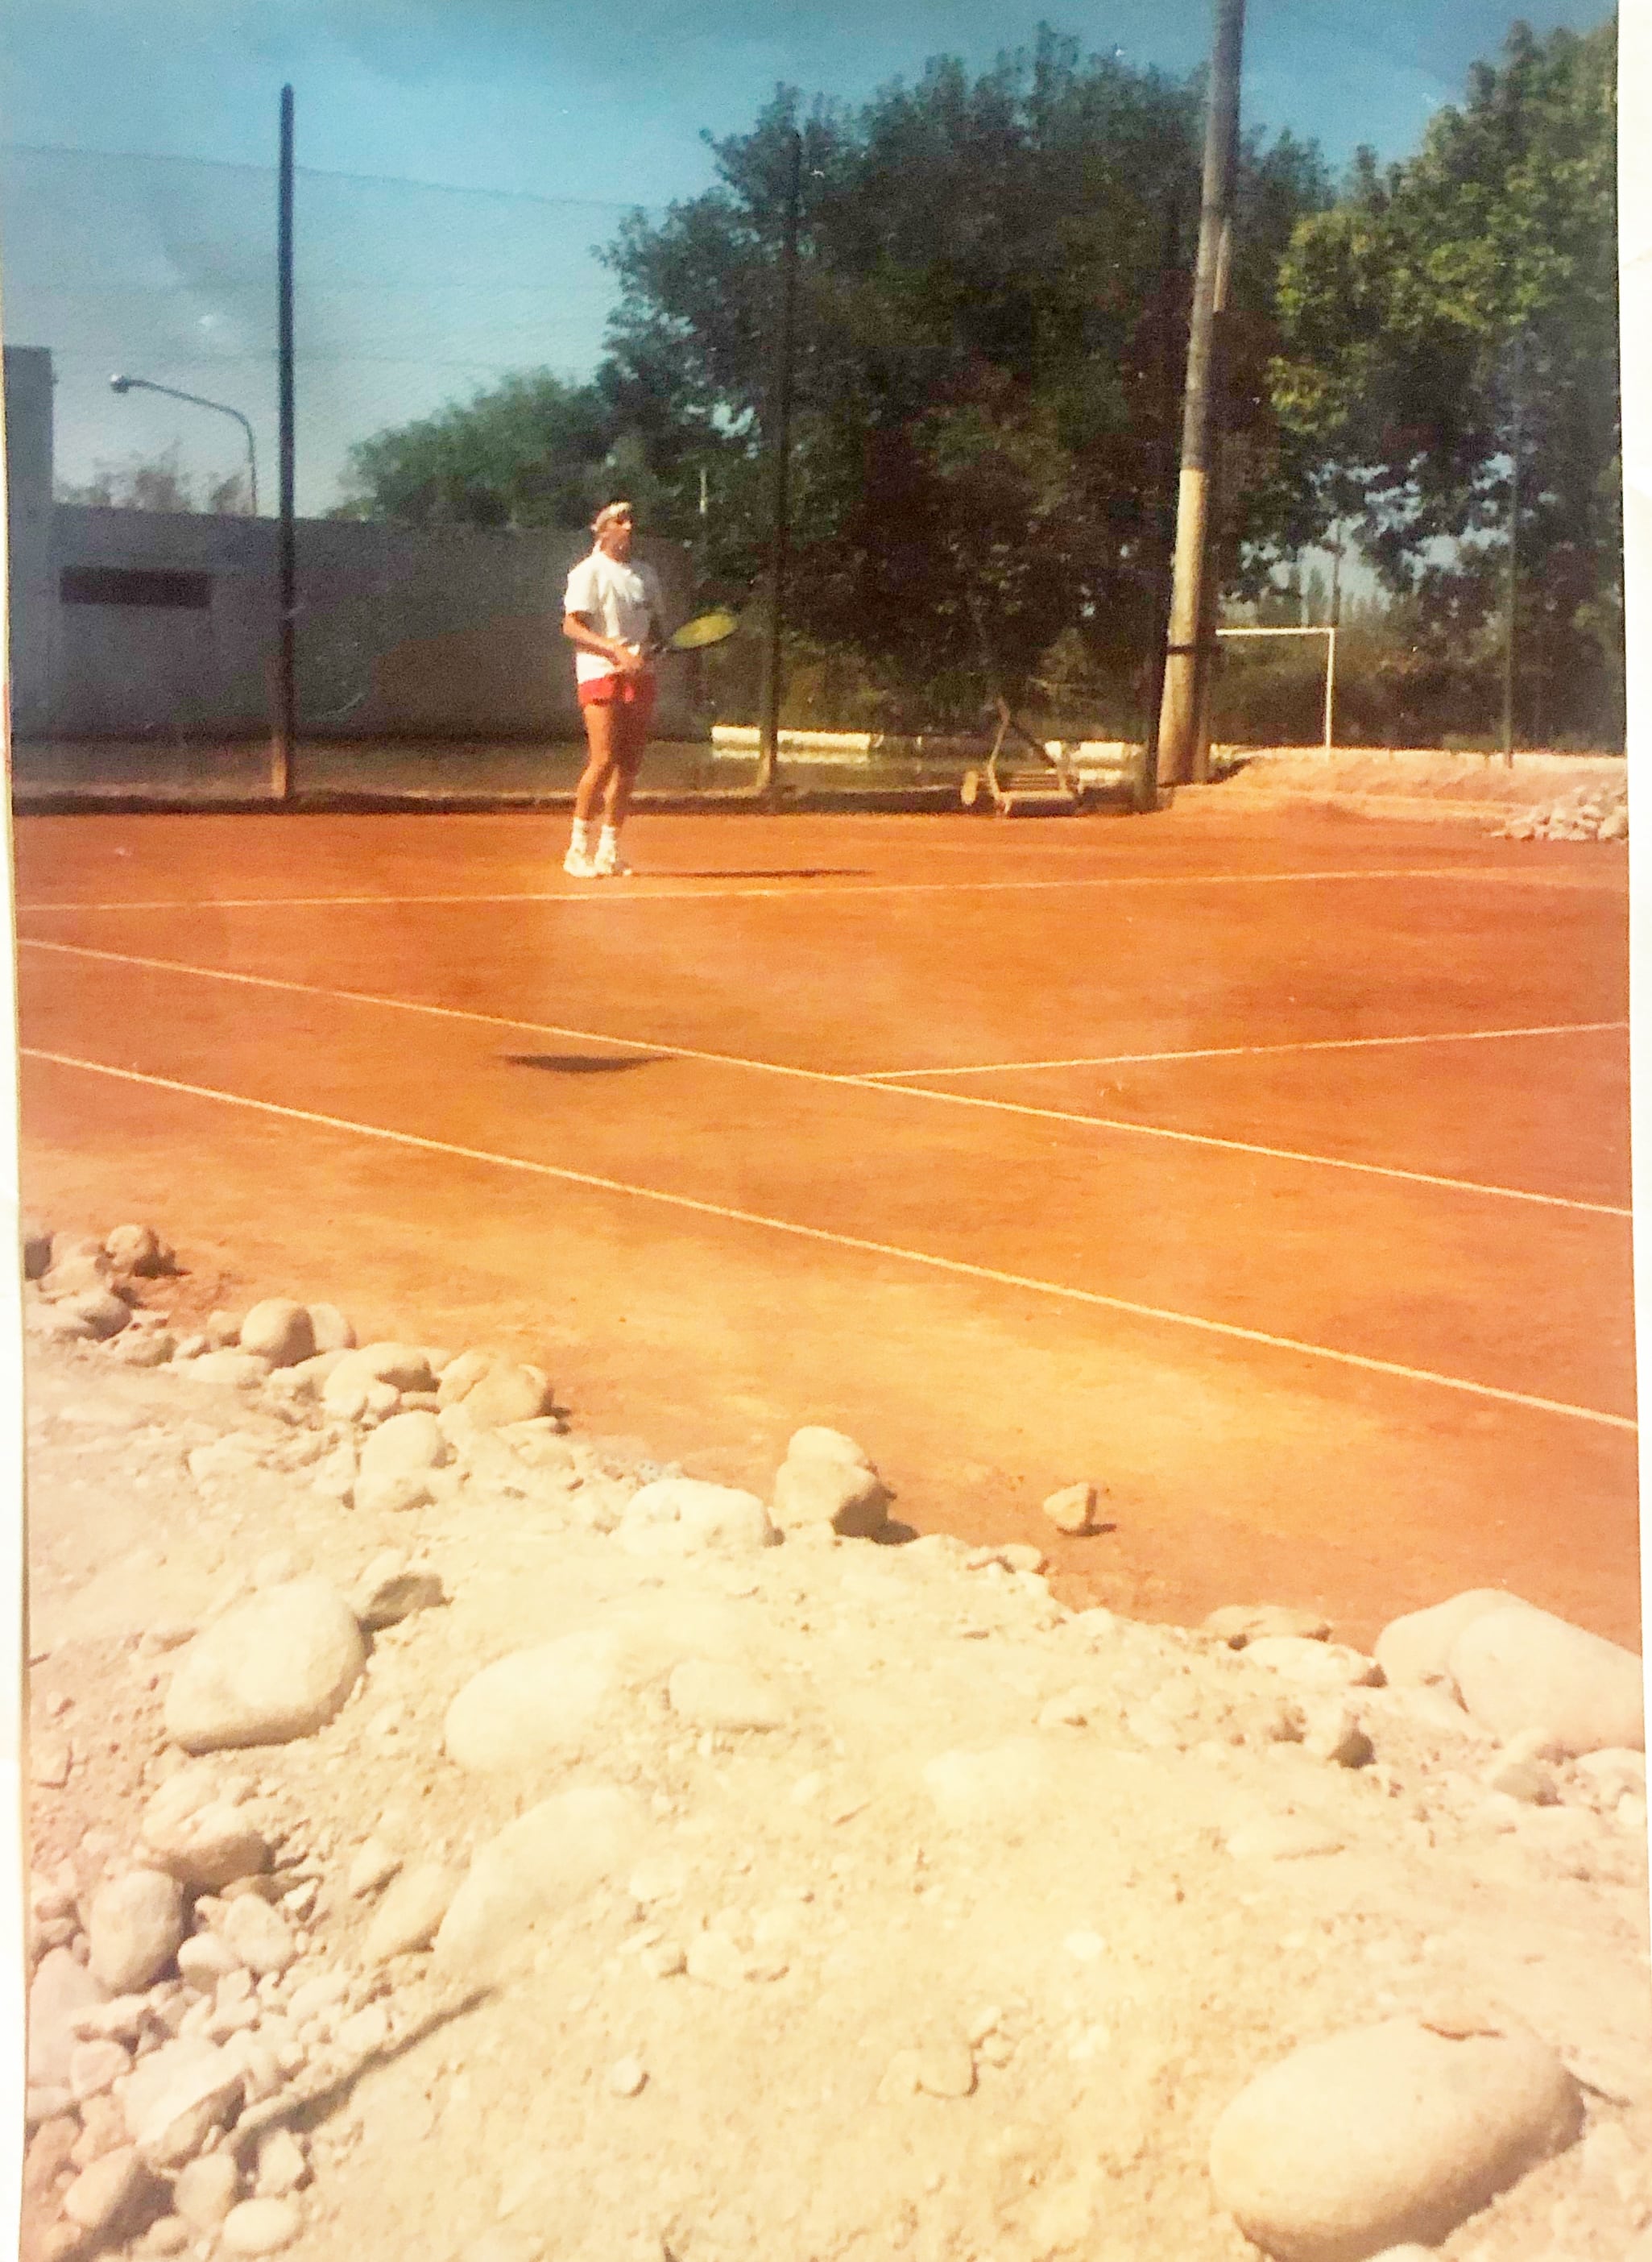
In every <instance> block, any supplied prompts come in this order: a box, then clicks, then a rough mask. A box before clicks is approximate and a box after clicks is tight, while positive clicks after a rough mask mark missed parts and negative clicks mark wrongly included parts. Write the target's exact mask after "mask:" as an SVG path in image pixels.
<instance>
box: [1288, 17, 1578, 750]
mask: <svg viewBox="0 0 1652 2262" xmlns="http://www.w3.org/2000/svg"><path fill="white" fill-rule="evenodd" d="M1615 48H1616V37H1615V25H1613V24H1611V23H1608V24H1605V25H1602V26H1601V27H1600V28H1599V29H1598V30H1597V31H1595V32H1590V33H1588V34H1586V35H1583V36H1580V35H1578V34H1576V33H1573V32H1564V31H1561V32H1554V33H1552V34H1551V35H1550V36H1549V37H1548V39H1547V40H1541V41H1540V40H1536V39H1535V38H1534V37H1533V34H1532V32H1530V31H1529V30H1528V29H1527V28H1526V26H1525V25H1515V27H1514V28H1513V30H1512V32H1511V33H1510V35H1509V38H1508V40H1507V43H1506V46H1505V50H1504V55H1503V60H1502V63H1501V65H1500V67H1498V68H1493V67H1491V66H1490V65H1486V64H1479V65H1476V68H1475V70H1474V72H1473V73H1472V75H1471V77H1470V80H1469V89H1468V95H1467V99H1466V101H1465V102H1464V104H1462V107H1461V108H1453V109H1447V110H1445V111H1443V112H1440V115H1439V116H1438V117H1437V118H1436V119H1434V120H1433V123H1432V124H1431V126H1430V127H1429V129H1428V132H1427V133H1426V137H1425V140H1424V143H1423V147H1422V148H1421V150H1420V151H1419V155H1417V156H1416V157H1415V158H1414V159H1412V160H1411V162H1409V163H1407V164H1404V165H1394V166H1390V167H1389V168H1388V169H1385V170H1384V169H1379V167H1378V166H1377V165H1376V163H1375V160H1374V159H1373V158H1372V156H1371V155H1370V154H1369V153H1368V152H1363V153H1361V156H1360V158H1359V160H1358V162H1356V165H1355V167H1354V173H1353V176H1352V178H1351V180H1350V182H1349V184H1348V187H1347V193H1346V194H1345V195H1344V196H1343V198H1341V199H1340V202H1339V203H1338V204H1337V205H1335V206H1334V208H1333V209H1332V210H1330V211H1328V212H1325V213H1318V214H1315V215H1311V216H1310V217H1309V218H1308V219H1306V220H1304V221H1303V222H1302V223H1301V224H1300V226H1299V227H1298V228H1297V230H1296V237H1295V240H1294V241H1293V242H1292V244H1291V246H1290V249H1289V255H1288V256H1287V257H1286V260H1285V262H1284V264H1283V267H1282V272H1281V277H1280V286H1279V296H1278V309H1279V316H1280V321H1281V326H1282V331H1283V334H1284V349H1283V350H1282V352H1281V353H1280V354H1279V355H1278V356H1277V357H1276V358H1275V363H1274V365H1273V370H1272V380H1271V381H1272V391H1273V396H1274V400H1275V407H1276V408H1277V410H1278V413H1279V416H1280V419H1281V421H1282V425H1283V427H1284V428H1285V429H1286V431H1287V433H1288V434H1289V436H1290V440H1289V445H1290V446H1291V447H1292V448H1294V449H1296V450H1298V451H1300V453H1301V455H1302V458H1303V461H1304V466H1305V468H1306V472H1307V477H1306V479H1305V481H1304V491H1306V492H1311V493H1312V494H1313V496H1314V497H1315V500H1316V503H1317V511H1318V517H1319V520H1320V523H1321V525H1322V526H1323V525H1326V524H1328V523H1329V522H1331V521H1332V519H1334V518H1339V517H1340V518H1343V519H1354V520H1355V521H1356V522H1357V526H1358V538H1359V541H1360V544H1361V547H1362V548H1363V549H1364V550H1365V551H1366V552H1367V554H1368V556H1369V557H1370V558H1371V559H1372V560H1373V562H1374V563H1375V566H1376V567H1377V570H1378V572H1379V573H1381V574H1382V576H1383V580H1384V581H1385V582H1386V583H1387V585H1388V587H1390V589H1392V590H1394V591H1395V592H1396V593H1397V594H1401V595H1403V596H1404V597H1406V598H1407V599H1409V600H1411V601H1412V602H1411V607H1410V615H1411V620H1412V621H1413V623H1414V625H1415V630H1416V633H1417V635H1418V636H1419V638H1421V639H1422V640H1423V641H1424V642H1425V643H1426V642H1429V641H1431V640H1432V642H1433V644H1434V645H1436V646H1438V647H1439V652H1438V653H1437V654H1436V655H1435V656H1436V657H1440V656H1442V655H1444V654H1446V653H1447V652H1457V653H1460V654H1466V655H1467V656H1468V657H1469V659H1470V660H1472V661H1473V663H1474V664H1475V665H1479V664H1480V663H1481V661H1482V660H1483V659H1484V657H1485V654H1486V652H1487V650H1488V648H1489V646H1490V645H1493V644H1495V642H1496V641H1497V639H1498V637H1499V636H1500V634H1501V625H1502V622H1503V619H1504V617H1505V615H1504V598H1503V581H1504V575H1505V567H1506V560H1507V548H1506V544H1507V534H1508V527H1509V522H1510V514H1511V501H1512V472H1513V468H1514V465H1515V464H1516V462H1517V460H1518V465H1519V566H1520V580H1521V593H1522V594H1521V598H1520V605H1521V612H1520V621H1521V629H1522V633H1521V637H1520V648H1521V650H1522V652H1523V653H1524V654H1525V655H1526V669H1525V675H1526V681H1525V682H1524V685H1523V693H1522V696H1523V704H1524V709H1525V714H1526V723H1527V726H1528V728H1531V729H1534V730H1540V731H1541V730H1548V731H1563V730H1567V729H1570V730H1574V731H1591V730H1592V731H1597V732H1598V731H1602V730H1608V731H1609V730H1612V729H1613V728H1614V727H1615V726H1616V718H1617V714H1618V711H1619V701H1620V695H1621V690H1620V688H1621V645H1622V580H1621V551H1622V531H1621V517H1620V501H1619V497H1620V462H1619V450H1620V436H1619V391H1618V331H1617V271H1616V227H1615V211H1614V201H1615V163H1614V160H1615V108H1614V86H1615ZM1316 458H1317V460H1316Z"/></svg>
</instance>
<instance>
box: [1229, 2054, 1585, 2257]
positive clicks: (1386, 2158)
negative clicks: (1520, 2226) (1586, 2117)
mask: <svg viewBox="0 0 1652 2262" xmlns="http://www.w3.org/2000/svg"><path fill="white" fill-rule="evenodd" d="M1582 2123H1583V2100H1582V2096H1581V2093H1579V2091H1578V2088H1577V2084H1576V2082H1574V2081H1573V2079H1572V2078H1571V2076H1570V2075H1569V2073H1568V2072H1567V2071H1566V2069H1565V2067H1564V2066H1563V2065H1562V2064H1561V2062H1560V2060H1559V2058H1558V2057H1555V2053H1554V2052H1553V2051H1552V2050H1551V2049H1548V2047H1547V2045H1546V2044H1544V2043H1543V2042H1539V2041H1538V2040H1537V2038H1536V2037H1535V2036H1534V2035H1529V2034H1526V2033H1521V2032H1515V2033H1509V2034H1496V2033H1472V2034H1458V2033H1452V2034H1449V2035H1448V2034H1442V2033H1437V2032H1435V2031H1434V2030H1433V2028H1429V2027H1426V2026H1424V2025H1421V2024H1419V2022H1418V2021H1415V2020H1412V2019H1391V2020H1389V2021H1386V2022H1385V2023H1384V2024H1383V2025H1381V2026H1377V2027H1367V2028H1359V2029H1356V2030H1354V2031H1353V2032H1351V2033H1347V2034H1342V2035H1336V2036H1334V2037H1333V2038H1332V2040H1331V2041H1329V2042H1312V2043H1310V2044H1309V2045H1308V2046H1307V2047H1306V2048H1305V2049H1299V2050H1296V2051H1294V2052H1293V2053H1292V2054H1291V2056H1290V2057H1288V2058H1285V2059H1283V2060H1282V2062H1281V2063H1280V2064H1277V2065H1275V2066H1271V2067H1270V2068H1269V2069H1268V2071H1267V2072H1266V2073H1263V2074H1261V2075H1259V2076H1258V2077H1257V2078H1256V2079H1255V2080H1254V2081H1253V2082H1252V2083H1251V2084H1250V2086H1249V2087H1248V2088H1246V2089H1244V2090H1242V2091H1241V2092H1240V2093H1239V2096H1238V2097H1236V2098H1235V2099H1234V2100H1233V2101H1232V2104H1231V2105H1230V2106H1229V2107H1228V2108H1227V2110H1226V2111H1225V2113H1224V2114H1223V2115H1222V2117H1221V2119H1220V2120H1219V2121H1218V2122H1217V2126H1216V2129H1215V2131H1214V2133H1213V2135H1212V2136H1211V2139H1210V2180H1211V2183H1212V2185H1213V2186H1214V2187H1215V2192H1216V2197H1217V2201H1218V2202H1219V2203H1220V2205H1221V2206H1223V2207H1225V2208H1226V2209H1227V2210H1228V2212H1229V2213H1230V2214H1231V2215H1232V2216H1233V2217H1234V2219H1235V2221H1236V2222H1238V2224H1239V2228H1240V2230H1242V2231H1243V2232H1244V2233H1245V2235H1246V2237H1247V2238H1250V2239H1253V2240H1254V2242H1255V2244H1257V2245H1259V2246H1260V2247H1261V2248H1262V2249H1263V2251H1265V2252H1266V2253H1268V2254H1271V2255H1274V2256H1275V2257H1277V2258H1279V2262H1366V2258H1368V2257H1369V2256H1372V2255H1375V2254H1377V2253H1379V2252H1380V2251H1382V2250H1383V2248H1384V2247H1391V2246H1396V2245H1398V2244H1402V2242H1404V2241H1406V2240H1415V2241H1417V2242H1419V2243H1420V2244H1424V2245H1427V2246H1433V2245H1435V2244H1438V2243H1439V2242H1440V2240H1441V2239H1443V2238H1445V2237H1447V2235H1448V2234H1449V2233H1450V2232H1451V2231H1452V2230H1454V2229H1455V2228H1456V2226H1457V2225H1458V2224H1459V2223H1460V2222H1462V2221H1463V2220H1464V2219H1465V2218H1466V2217H1467V2216H1468V2215H1472V2214H1473V2213H1474V2212H1475V2211H1476V2208H1482V2207H1483V2206H1484V2205H1485V2204H1486V2202H1487V2201H1488V2200H1490V2199H1491V2198H1493V2197H1494V2196H1495V2195H1496V2194H1498V2192H1500V2191H1504V2190H1505V2189H1506V2188H1507V2187H1508V2186H1509V2185H1511V2184H1512V2183H1515V2182H1517V2181H1518V2180H1519V2178H1520V2177H1521V2176H1523V2175H1524V2174H1525V2173H1526V2171H1527V2170H1528V2169H1529V2168H1532V2167H1534V2166H1535V2165H1537V2164H1538V2162H1539V2161H1541V2160H1545V2159H1548V2158H1549V2157H1550V2156H1551V2155H1552V2154H1553V2153H1555V2152H1558V2151H1560V2150H1563V2149H1564V2147H1565V2146H1566V2145H1568V2144H1569V2143H1571V2142H1572V2140H1573V2139H1574V2137H1575V2136H1577V2132H1578V2130H1579V2129H1580V2128H1581V2126H1582Z"/></svg>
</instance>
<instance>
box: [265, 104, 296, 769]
mask: <svg viewBox="0 0 1652 2262" xmlns="http://www.w3.org/2000/svg"><path fill="white" fill-rule="evenodd" d="M276 267H277V299H278V313H279V362H280V372H279V373H280V391H281V500H280V514H281V515H280V525H279V528H278V529H277V554H278V558H279V581H280V597H279V605H280V615H279V618H280V631H281V635H280V645H279V649H278V651H277V660H276V713H275V736H274V739H273V742H272V745H271V747H270V761H269V789H270V794H271V796H272V797H273V798H274V799H275V800H277V801H285V800H286V799H287V798H288V796H289V795H290V794H291V790H292V741H293V734H294V725H295V700H294V674H295V660H296V651H295V638H294V618H293V615H294V607H295V602H296V599H297V593H298V571H297V551H296V544H295V542H294V528H293V467H294V461H295V450H294V444H293V381H292V89H291V87H290V86H284V87H283V88H282V90H281V169H280V176H279V183H278V187H277V249H276Z"/></svg>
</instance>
